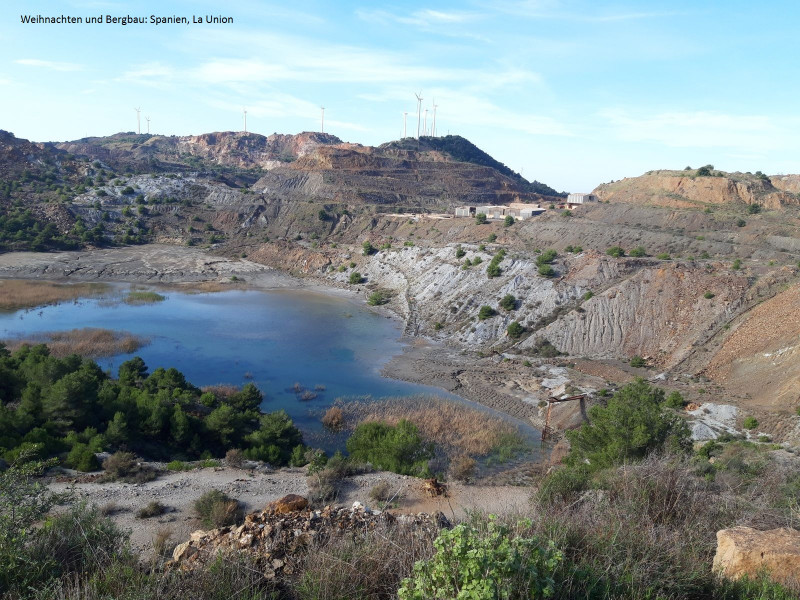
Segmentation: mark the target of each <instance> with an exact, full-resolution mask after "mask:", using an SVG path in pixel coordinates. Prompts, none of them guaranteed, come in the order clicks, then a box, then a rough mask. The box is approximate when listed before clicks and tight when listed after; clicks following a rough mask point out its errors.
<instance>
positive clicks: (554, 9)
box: [485, 0, 687, 23]
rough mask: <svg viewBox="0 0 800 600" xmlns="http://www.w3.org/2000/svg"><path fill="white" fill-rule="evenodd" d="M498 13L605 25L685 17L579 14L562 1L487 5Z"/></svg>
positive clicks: (666, 13)
mask: <svg viewBox="0 0 800 600" xmlns="http://www.w3.org/2000/svg"><path fill="white" fill-rule="evenodd" d="M485 6H486V7H487V8H491V9H494V10H496V11H499V12H502V13H507V14H512V15H516V16H519V17H526V18H532V19H552V20H560V21H583V22H589V23H605V22H613V21H636V20H643V19H657V18H663V17H673V16H678V15H685V14H687V13H685V12H677V11H636V10H631V11H619V12H589V11H586V12H578V11H577V10H574V9H573V10H570V8H569V7H568V6H565V4H564V2H562V1H560V0H519V1H514V0H510V1H508V0H507V1H498V2H493V3H491V4H486V5H485Z"/></svg>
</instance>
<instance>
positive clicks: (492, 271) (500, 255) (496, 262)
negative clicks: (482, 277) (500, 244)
mask: <svg viewBox="0 0 800 600" xmlns="http://www.w3.org/2000/svg"><path fill="white" fill-rule="evenodd" d="M505 257H506V251H505V250H503V249H502V248H500V250H498V251H497V252H496V253H495V255H494V256H493V257H492V260H491V261H490V262H489V266H488V267H486V274H487V275H488V276H489V278H490V279H491V278H493V277H500V275H501V274H502V272H503V270H502V269H501V268H500V263H501V262H502V261H503V259H504V258H505Z"/></svg>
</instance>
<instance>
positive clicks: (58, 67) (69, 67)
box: [14, 58, 84, 72]
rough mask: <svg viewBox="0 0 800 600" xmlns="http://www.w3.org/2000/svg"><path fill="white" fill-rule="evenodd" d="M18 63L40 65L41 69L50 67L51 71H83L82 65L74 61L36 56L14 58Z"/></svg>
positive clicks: (31, 65)
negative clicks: (53, 59)
mask: <svg viewBox="0 0 800 600" xmlns="http://www.w3.org/2000/svg"><path fill="white" fill-rule="evenodd" d="M14 62H15V63H17V64H18V65H25V66H26V67H40V68H43V69H51V70H53V71H64V72H67V71H83V69H84V66H83V65H79V64H76V63H68V62H56V61H52V60H39V59H37V58H20V59H19V60H15V61H14Z"/></svg>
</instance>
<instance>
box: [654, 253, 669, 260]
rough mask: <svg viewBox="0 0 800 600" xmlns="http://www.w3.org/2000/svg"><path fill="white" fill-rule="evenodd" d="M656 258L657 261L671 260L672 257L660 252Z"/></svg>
mask: <svg viewBox="0 0 800 600" xmlns="http://www.w3.org/2000/svg"><path fill="white" fill-rule="evenodd" d="M656 258H657V259H658V260H671V259H672V257H671V256H670V255H669V254H668V253H666V252H661V253H660V254H657V255H656Z"/></svg>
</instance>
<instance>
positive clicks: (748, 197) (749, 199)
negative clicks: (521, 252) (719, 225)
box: [593, 171, 799, 209]
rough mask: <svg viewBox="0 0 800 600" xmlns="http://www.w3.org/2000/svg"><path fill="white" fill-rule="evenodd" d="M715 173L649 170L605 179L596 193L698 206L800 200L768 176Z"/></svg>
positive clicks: (604, 197) (611, 197) (627, 199)
mask: <svg viewBox="0 0 800 600" xmlns="http://www.w3.org/2000/svg"><path fill="white" fill-rule="evenodd" d="M712 173H713V174H712V175H708V176H699V175H698V174H697V171H649V172H648V173H646V174H645V175H642V176H640V177H630V178H628V177H626V178H625V179H621V180H619V181H616V182H612V183H604V184H602V185H600V186H598V187H597V188H595V190H594V192H593V193H594V194H595V195H596V196H597V197H598V198H600V199H601V200H604V201H605V200H607V201H610V202H633V203H638V204H650V205H658V206H674V207H695V208H696V207H698V206H699V207H702V206H703V205H719V204H733V205H743V204H758V205H761V206H763V207H765V208H773V209H774V208H780V207H781V206H784V205H793V204H798V202H799V200H798V197H797V196H796V195H795V194H793V193H788V191H784V188H778V187H776V186H775V185H774V184H773V183H772V181H771V180H770V179H769V178H768V177H765V176H762V177H759V176H756V175H750V174H743V173H723V172H721V171H715V172H712ZM776 181H777V178H776ZM780 184H781V183H780V182H779V185H780ZM789 185H790V184H789V183H787V184H786V186H787V187H788V186H789Z"/></svg>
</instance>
